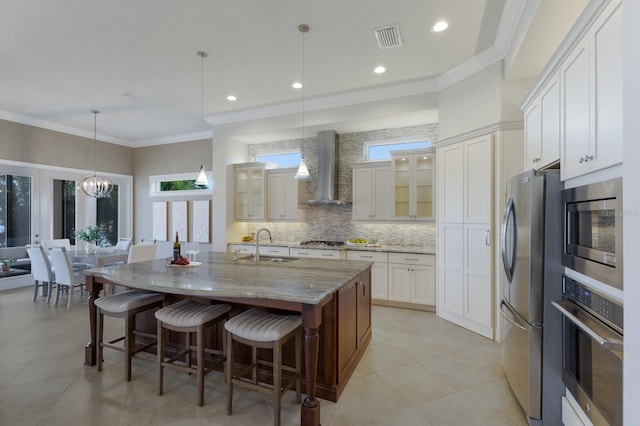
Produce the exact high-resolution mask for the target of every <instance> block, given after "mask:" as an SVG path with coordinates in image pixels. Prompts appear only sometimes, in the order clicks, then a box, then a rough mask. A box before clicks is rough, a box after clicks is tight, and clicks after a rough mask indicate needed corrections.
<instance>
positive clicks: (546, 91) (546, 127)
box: [524, 73, 560, 170]
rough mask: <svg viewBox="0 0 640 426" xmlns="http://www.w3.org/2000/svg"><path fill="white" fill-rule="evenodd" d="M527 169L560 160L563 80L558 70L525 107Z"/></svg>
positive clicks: (537, 167)
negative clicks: (561, 82) (560, 79)
mask: <svg viewBox="0 0 640 426" xmlns="http://www.w3.org/2000/svg"><path fill="white" fill-rule="evenodd" d="M524 127H525V162H524V165H525V170H528V169H539V168H542V167H545V166H548V165H549V164H552V163H554V162H556V161H559V160H560V83H559V78H558V74H557V73H556V74H555V75H554V76H553V77H552V78H551V79H550V80H549V81H548V82H547V83H546V84H545V86H544V87H543V88H542V90H541V91H540V94H539V95H538V96H537V97H536V98H535V99H533V101H532V103H531V104H530V105H529V106H528V107H526V109H525V111H524Z"/></svg>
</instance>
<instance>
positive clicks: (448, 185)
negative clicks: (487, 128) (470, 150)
mask: <svg viewBox="0 0 640 426" xmlns="http://www.w3.org/2000/svg"><path fill="white" fill-rule="evenodd" d="M436 157H437V158H436V171H437V173H438V186H439V190H438V220H439V221H441V222H448V223H461V222H462V218H463V207H462V205H463V202H462V200H463V179H464V177H463V175H464V173H463V167H464V162H463V158H464V150H463V145H462V144H455V145H449V146H445V147H442V148H438V149H437V151H436Z"/></svg>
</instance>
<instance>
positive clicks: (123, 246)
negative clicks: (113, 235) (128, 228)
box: [115, 238, 131, 250]
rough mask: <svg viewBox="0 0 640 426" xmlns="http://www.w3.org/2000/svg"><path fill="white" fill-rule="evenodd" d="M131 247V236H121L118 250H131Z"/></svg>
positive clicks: (117, 246)
mask: <svg viewBox="0 0 640 426" xmlns="http://www.w3.org/2000/svg"><path fill="white" fill-rule="evenodd" d="M129 247H131V238H120V239H119V240H118V243H117V244H116V247H115V249H116V250H129Z"/></svg>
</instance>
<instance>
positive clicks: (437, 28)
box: [431, 21, 449, 33]
mask: <svg viewBox="0 0 640 426" xmlns="http://www.w3.org/2000/svg"><path fill="white" fill-rule="evenodd" d="M447 28H449V24H448V23H446V22H445V21H438V22H436V23H435V25H434V26H433V27H431V31H433V32H434V33H439V32H440V31H444V30H446V29H447Z"/></svg>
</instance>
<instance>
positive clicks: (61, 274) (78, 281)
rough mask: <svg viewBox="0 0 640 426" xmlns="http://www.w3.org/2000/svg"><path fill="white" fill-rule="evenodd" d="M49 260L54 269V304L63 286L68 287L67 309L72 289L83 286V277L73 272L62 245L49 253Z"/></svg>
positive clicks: (67, 254) (67, 253)
mask: <svg viewBox="0 0 640 426" xmlns="http://www.w3.org/2000/svg"><path fill="white" fill-rule="evenodd" d="M49 256H50V257H51V262H52V263H53V269H54V270H55V271H56V300H55V302H54V303H53V304H54V305H57V304H58V299H59V298H60V292H61V291H62V289H63V287H64V288H68V289H69V300H68V301H67V309H68V308H69V307H70V306H71V299H73V289H74V288H75V287H80V291H82V287H83V286H84V281H85V278H84V276H82V275H79V274H74V272H73V265H72V263H71V258H70V257H69V252H67V250H66V249H65V248H64V247H60V248H54V249H53V250H51V252H50V253H49Z"/></svg>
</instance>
